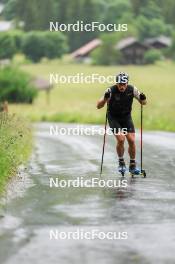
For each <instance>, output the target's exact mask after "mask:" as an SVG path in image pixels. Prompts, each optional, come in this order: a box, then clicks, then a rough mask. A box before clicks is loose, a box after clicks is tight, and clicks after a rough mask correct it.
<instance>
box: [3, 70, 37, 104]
mask: <svg viewBox="0 0 175 264" xmlns="http://www.w3.org/2000/svg"><path fill="white" fill-rule="evenodd" d="M0 87H1V89H0V101H5V100H7V101H8V102H11V103H32V102H33V100H34V98H35V97H36V96H37V89H36V88H35V87H34V86H33V85H32V82H31V78H30V76H29V75H28V74H26V73H24V72H22V71H20V70H18V69H14V68H12V67H6V68H4V69H2V70H1V71H0Z"/></svg>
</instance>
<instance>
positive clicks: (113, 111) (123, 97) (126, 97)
mask: <svg viewBox="0 0 175 264" xmlns="http://www.w3.org/2000/svg"><path fill="white" fill-rule="evenodd" d="M110 90H111V97H110V99H109V103H108V114H110V116H111V117H117V118H124V117H127V116H130V115H131V111H132V103H133V98H134V87H133V86H132V85H129V84H128V86H127V88H126V90H125V91H124V92H120V91H119V90H118V88H117V86H116V85H113V86H112V87H110Z"/></svg>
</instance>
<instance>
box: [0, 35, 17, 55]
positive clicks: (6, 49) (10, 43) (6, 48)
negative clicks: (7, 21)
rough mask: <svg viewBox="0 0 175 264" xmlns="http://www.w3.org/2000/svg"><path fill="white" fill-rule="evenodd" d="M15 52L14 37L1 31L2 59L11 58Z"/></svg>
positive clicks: (0, 50)
mask: <svg viewBox="0 0 175 264" xmlns="http://www.w3.org/2000/svg"><path fill="white" fill-rule="evenodd" d="M15 52H16V45H15V40H14V38H13V37H12V36H11V35H9V34H8V33H0V59H11V58H12V57H13V55H14V54H15Z"/></svg>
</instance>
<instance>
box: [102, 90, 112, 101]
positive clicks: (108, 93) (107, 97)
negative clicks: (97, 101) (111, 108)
mask: <svg viewBox="0 0 175 264" xmlns="http://www.w3.org/2000/svg"><path fill="white" fill-rule="evenodd" d="M110 95H111V92H110V90H109V89H108V90H107V91H106V92H105V94H104V99H105V100H107V99H109V97H110Z"/></svg>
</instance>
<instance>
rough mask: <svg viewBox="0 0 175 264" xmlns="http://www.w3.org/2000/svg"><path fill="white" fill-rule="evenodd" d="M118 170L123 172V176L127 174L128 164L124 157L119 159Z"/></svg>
mask: <svg viewBox="0 0 175 264" xmlns="http://www.w3.org/2000/svg"><path fill="white" fill-rule="evenodd" d="M118 172H119V173H121V175H122V177H124V176H125V172H126V165H125V162H124V160H123V159H121V160H119V166H118Z"/></svg>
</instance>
